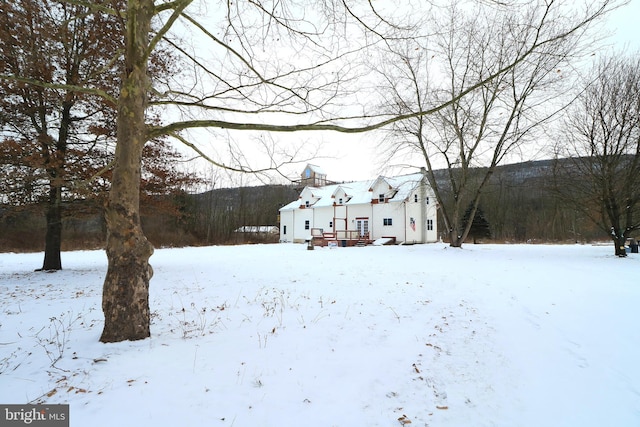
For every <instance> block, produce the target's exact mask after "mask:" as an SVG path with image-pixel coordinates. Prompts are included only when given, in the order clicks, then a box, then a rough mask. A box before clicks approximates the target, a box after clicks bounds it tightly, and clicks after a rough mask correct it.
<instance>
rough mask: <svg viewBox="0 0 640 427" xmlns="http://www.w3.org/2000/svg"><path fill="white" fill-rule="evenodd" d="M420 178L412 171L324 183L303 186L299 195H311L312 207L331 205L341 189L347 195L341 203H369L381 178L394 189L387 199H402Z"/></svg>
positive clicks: (291, 205)
mask: <svg viewBox="0 0 640 427" xmlns="http://www.w3.org/2000/svg"><path fill="white" fill-rule="evenodd" d="M422 178H423V175H422V174H421V173H413V174H409V175H402V176H396V177H383V176H380V177H378V178H376V179H375V180H367V181H354V182H348V183H343V184H332V185H325V186H323V187H305V188H304V189H303V190H302V192H301V193H300V195H301V196H303V197H307V195H309V196H311V195H312V196H313V197H312V198H311V197H310V199H309V202H310V205H311V206H313V207H321V206H331V205H333V203H334V202H335V201H336V199H335V195H336V193H337V192H338V191H339V190H340V189H342V190H343V191H344V192H345V194H346V195H347V196H348V198H347V200H344V203H343V204H345V205H355V204H361V203H370V202H371V198H372V193H371V190H372V187H373V186H374V185H375V184H377V183H378V182H379V181H381V180H383V181H384V182H385V183H387V184H388V185H389V186H391V187H392V188H393V189H394V190H395V194H394V195H393V197H392V198H390V199H389V201H403V200H406V199H407V198H408V197H409V196H410V195H411V193H412V192H413V190H414V189H415V188H416V187H417V186H418V185H419V184H420V181H421V180H422ZM375 197H377V195H375ZM305 202H306V200H301V199H298V200H294V201H293V202H291V203H289V204H287V205H285V206H283V207H282V208H280V210H281V211H286V210H293V209H297V208H299V207H300V205H301V204H304V203H305Z"/></svg>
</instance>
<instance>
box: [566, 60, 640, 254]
mask: <svg viewBox="0 0 640 427" xmlns="http://www.w3.org/2000/svg"><path fill="white" fill-rule="evenodd" d="M590 75H591V76H595V80H593V81H591V82H589V83H588V84H587V85H586V88H585V89H584V91H583V92H582V93H581V94H580V96H579V98H578V102H576V103H575V105H573V106H572V108H571V110H570V111H569V113H568V115H567V118H566V123H565V126H564V129H565V132H563V133H562V135H561V137H560V138H559V142H558V144H557V150H558V155H559V156H561V157H567V159H565V160H564V161H563V162H562V163H559V165H562V167H561V168H559V169H558V170H557V171H556V189H557V191H558V194H559V195H560V196H561V198H562V200H564V201H565V202H569V203H571V205H572V206H573V207H574V208H575V209H576V210H578V211H580V212H583V213H584V214H585V215H587V216H588V217H589V218H590V219H591V220H592V221H594V223H596V224H597V225H598V226H599V227H600V228H601V229H602V230H603V231H604V232H605V233H607V234H609V235H610V237H611V239H612V240H613V243H614V246H615V254H616V255H618V256H626V252H625V242H626V240H627V239H628V238H629V237H632V234H633V233H634V232H636V231H637V230H638V229H639V228H640V55H639V54H637V53H636V54H634V55H624V54H617V53H616V54H612V55H611V56H607V57H604V58H603V59H601V60H599V62H598V63H597V64H595V66H594V68H593V70H592V73H591V74H590Z"/></svg>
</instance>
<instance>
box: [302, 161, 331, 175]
mask: <svg viewBox="0 0 640 427" xmlns="http://www.w3.org/2000/svg"><path fill="white" fill-rule="evenodd" d="M307 168H308V169H310V170H311V171H313V172H315V173H316V174H317V175H325V176H326V175H327V174H326V172H325V171H324V170H323V169H322V168H321V167H320V166H317V165H312V164H311V163H308V164H307V167H306V168H305V169H307Z"/></svg>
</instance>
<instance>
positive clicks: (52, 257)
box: [41, 183, 62, 271]
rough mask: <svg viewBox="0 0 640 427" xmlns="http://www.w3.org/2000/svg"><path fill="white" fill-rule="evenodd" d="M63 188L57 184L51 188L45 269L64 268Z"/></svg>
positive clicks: (47, 215)
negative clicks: (62, 253) (62, 247)
mask: <svg viewBox="0 0 640 427" xmlns="http://www.w3.org/2000/svg"><path fill="white" fill-rule="evenodd" d="M61 190H62V189H61V188H60V186H58V185H56V184H53V183H52V184H51V185H50V188H49V203H48V205H47V214H46V219H47V233H46V235H45V243H44V261H43V262H42V269H41V270H43V271H51V270H62V257H61V255H60V251H61V245H62V206H61V205H62V191H61Z"/></svg>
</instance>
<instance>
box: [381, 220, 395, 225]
mask: <svg viewBox="0 0 640 427" xmlns="http://www.w3.org/2000/svg"><path fill="white" fill-rule="evenodd" d="M382 224H383V225H393V219H392V218H384V219H383V220H382Z"/></svg>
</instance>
